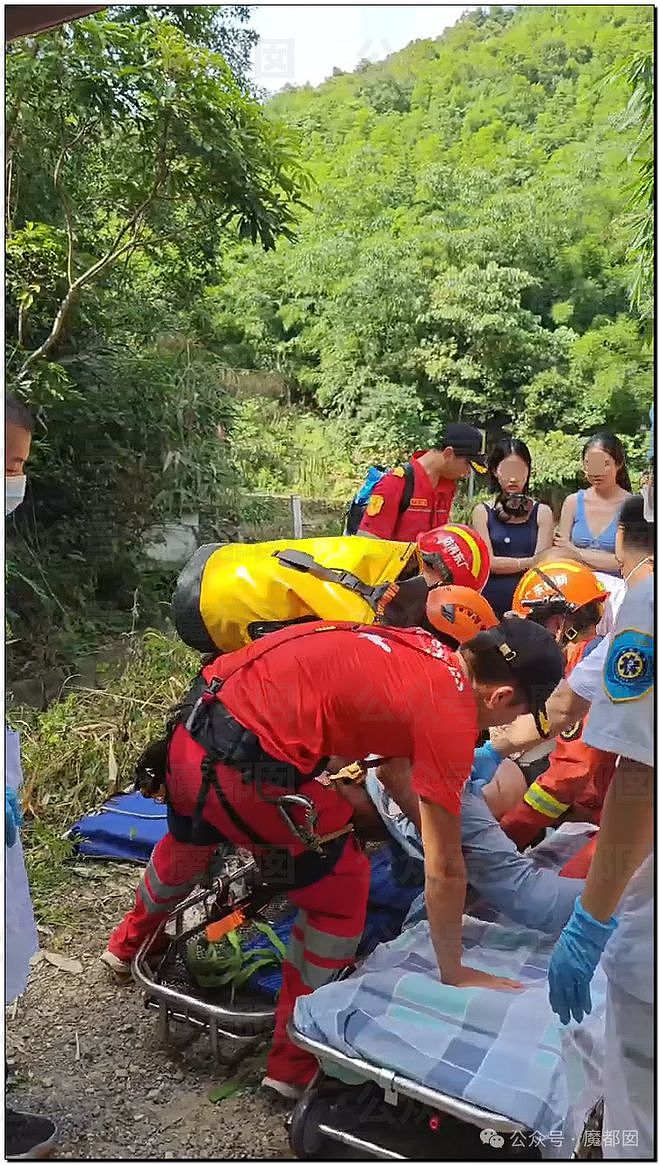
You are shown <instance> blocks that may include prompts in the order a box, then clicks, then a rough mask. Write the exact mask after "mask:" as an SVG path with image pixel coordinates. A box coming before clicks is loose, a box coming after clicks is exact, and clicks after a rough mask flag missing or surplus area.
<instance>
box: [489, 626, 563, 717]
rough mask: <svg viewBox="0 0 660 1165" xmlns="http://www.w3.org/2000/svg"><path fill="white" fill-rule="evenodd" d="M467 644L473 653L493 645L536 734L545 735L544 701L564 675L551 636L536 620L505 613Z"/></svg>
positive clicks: (558, 648)
mask: <svg viewBox="0 0 660 1165" xmlns="http://www.w3.org/2000/svg"><path fill="white" fill-rule="evenodd" d="M468 646H469V647H470V650H472V651H476V652H477V654H478V653H479V651H487V650H492V649H493V648H494V649H495V650H496V651H499V653H500V654H501V655H502V657H503V658H504V660H505V661H506V663H507V664H508V666H509V667H510V668H511V671H512V673H513V676H514V678H515V682H516V686H517V687H518V688H519V689H520V691H521V692H522V693H523V694H524V696H525V700H526V703H527V704H528V706H529V710H530V712H531V713H532V714H533V716H534V720H535V722H536V727H537V729H538V731H539V734H540V735H541V736H544V737H547V736H548V728H549V725H548V718H547V713H546V703H547V701H548V700H549V699H550V696H551V695H552V693H553V692H554V690H555V688H556V687H557V684H559V683H560V681H561V680H562V678H563V675H564V656H563V653H562V651H561V648H560V647H559V644H558V643H557V642H556V641H555V638H554V636H553V635H551V633H550V632H549V631H548V630H547V629H546V628H545V627H542V626H541V625H540V624H539V623H532V621H531V620H530V619H521V618H520V617H519V616H518V615H507V616H505V618H504V619H503V620H502V622H501V623H498V625H497V627H492V628H491V629H490V630H489V631H482V632H480V634H479V635H477V636H476V638H475V639H472V640H471V641H470V643H469V645H468Z"/></svg>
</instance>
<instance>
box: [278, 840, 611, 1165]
mask: <svg viewBox="0 0 660 1165" xmlns="http://www.w3.org/2000/svg"><path fill="white" fill-rule="evenodd" d="M561 832H562V831H561V830H560V831H557V833H556V834H555V835H553V837H552V838H550V839H548V840H547V841H546V842H544V843H542V847H539V849H542V851H543V852H542V854H541V855H540V860H542V861H543V863H544V864H546V865H549V864H550V861H551V855H552V851H553V846H554V847H555V849H556V852H557V853H561V859H560V861H561V862H563V861H564V860H565V855H566V844H565V838H562V837H560V834H561ZM477 913H478V912H477ZM463 925H464V930H463V938H464V961H465V962H467V963H468V964H469V965H471V966H474V967H476V968H478V969H481V970H484V971H490V972H492V973H495V974H498V975H503V976H506V977H510V978H515V979H518V980H521V981H522V982H523V984H524V990H522V991H520V992H501V991H490V990H486V989H483V988H467V989H465V988H463V989H460V990H459V989H457V988H453V987H447V986H445V985H443V984H442V983H441V982H440V980H439V978H438V974H437V963H436V959H435V954H434V951H433V947H432V944H431V939H430V932H429V928H428V923H426V922H425V921H424V922H419V923H416V924H415V925H413V926H410V927H407V928H406V929H404V931H403V933H402V934H401V935H400V936H399V937H397V938H395V939H394V940H393V941H390V942H388V943H385V944H382V945H380V946H379V947H378V948H377V949H376V950H375V951H374V952H373V953H372V954H370V955H369V956H368V958H366V960H365V961H364V962H363V963H362V965H361V966H360V967H359V969H358V970H356V971H354V972H353V973H352V974H350V975H348V976H345V977H344V978H342V979H341V980H337V981H335V982H333V983H329V984H326V985H325V986H324V987H320V988H318V989H317V990H316V991H315V992H314V993H313V994H312V995H308V996H305V997H302V998H300V999H299V1000H298V1001H297V1004H296V1007H295V1010H294V1014H293V1017H292V1020H291V1023H290V1026H289V1035H290V1037H291V1039H292V1040H293V1042H294V1043H296V1044H297V1045H298V1046H299V1047H301V1048H304V1049H305V1050H307V1051H309V1052H311V1053H312V1054H313V1055H314V1056H316V1058H317V1059H318V1061H319V1064H320V1071H319V1074H318V1076H317V1078H316V1080H315V1081H314V1083H313V1084H312V1086H310V1089H308V1091H307V1092H306V1094H305V1096H304V1097H303V1099H302V1100H301V1101H300V1102H299V1103H298V1105H297V1106H296V1108H295V1109H294V1110H293V1113H292V1114H291V1117H290V1120H289V1138H290V1144H291V1149H292V1152H293V1154H294V1156H295V1157H296V1158H297V1159H299V1160H307V1159H312V1158H314V1157H323V1156H326V1155H327V1153H328V1150H329V1145H330V1142H339V1143H341V1144H343V1145H345V1146H350V1148H351V1149H352V1150H353V1151H354V1152H360V1153H361V1154H366V1155H367V1156H371V1157H374V1158H376V1159H379V1160H416V1159H427V1160H428V1159H435V1160H441V1159H443V1148H444V1152H446V1151H449V1158H446V1159H454V1160H455V1159H457V1157H460V1156H461V1155H460V1154H459V1153H458V1152H457V1151H456V1143H455V1142H456V1129H457V1128H458V1129H460V1130H461V1136H462V1138H463V1141H464V1142H466V1145H465V1150H464V1151H465V1154H466V1157H467V1159H474V1158H475V1157H476V1158H478V1159H479V1158H483V1157H484V1156H485V1157H490V1158H491V1159H493V1158H495V1159H497V1158H498V1157H499V1159H500V1160H501V1159H502V1158H504V1159H506V1157H507V1156H514V1157H515V1156H518V1157H520V1158H521V1159H525V1160H530V1159H539V1158H541V1157H544V1158H545V1157H555V1158H560V1159H566V1158H570V1157H572V1156H574V1155H575V1154H576V1151H577V1145H576V1142H577V1140H578V1137H577V1136H575V1135H574V1134H573V1132H571V1133H570V1134H568V1133H567V1131H566V1128H567V1126H566V1120H567V1116H568V1113H569V1110H571V1109H572V1108H574V1106H575V1102H576V1099H577V1098H579V1096H580V1095H581V1094H582V1093H583V1091H584V1092H585V1094H586V1093H587V1092H588V1087H587V1086H588V1083H589V1081H588V1077H589V1065H590V1064H591V1065H593V1063H595V1062H597V1061H598V1060H599V1057H600V1056H601V1055H602V1048H601V1047H600V1046H598V1047H596V1046H594V1030H596V1033H597V1040H596V1042H597V1041H598V1040H599V1039H600V1036H601V1034H602V1036H603V1038H604V1009H605V990H606V984H605V979H604V975H603V973H602V971H601V970H600V969H599V970H598V971H597V972H596V975H595V976H594V980H593V983H592V1003H593V1011H592V1023H591V1024H590V1034H589V1039H590V1041H591V1042H592V1046H590V1047H585V1045H584V1040H582V1046H580V1042H581V1041H580V1036H581V1035H582V1033H580V1032H579V1030H576V1032H572V1030H571V1029H570V1028H569V1029H562V1028H561V1025H560V1023H559V1020H558V1019H557V1017H556V1016H554V1015H553V1013H552V1011H551V1009H550V1005H549V1001H548V990H547V967H548V962H549V958H550V954H551V952H552V948H553V945H554V939H553V938H552V937H549V936H547V935H543V934H541V933H540V932H537V931H531V930H528V929H524V928H522V927H518V926H514V925H512V924H510V923H508V922H507V921H506V920H504V919H499V920H498V919H494V918H493V917H492V915H491V917H490V918H482V917H475V916H465V917H464V920H463ZM365 1097H366V1099H365ZM367 1101H368V1103H367ZM365 1105H366V1109H365ZM388 1110H389V1114H390V1119H389V1120H388V1119H387V1112H388ZM587 1112H588V1109H585V1110H584V1113H583V1117H582V1121H581V1123H579V1124H578V1125H577V1126H576V1127H577V1128H578V1134H579V1129H580V1128H581V1124H583V1123H584V1117H586V1115H587ZM392 1113H394V1114H396V1116H395V1118H394V1119H392V1115H391V1114H392ZM383 1114H385V1118H384V1115H383ZM573 1115H574V1114H573ZM456 1122H460V1124H459V1125H457V1124H456ZM466 1126H471V1127H472V1129H473V1133H472V1141H471V1142H470V1137H469V1130H468V1132H466ZM573 1127H575V1126H574V1124H571V1128H572V1129H573ZM443 1131H444V1134H445V1138H444V1141H443ZM493 1149H497V1150H498V1151H497V1152H493ZM503 1150H504V1152H503Z"/></svg>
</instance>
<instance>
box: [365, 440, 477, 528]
mask: <svg viewBox="0 0 660 1165" xmlns="http://www.w3.org/2000/svg"><path fill="white" fill-rule="evenodd" d="M424 452H425V451H424V450H422V451H421V452H420V453H415V454H414V455H413V457H412V458H411V461H410V464H411V465H412V469H413V492H412V496H411V498H410V504H409V505H408V507H407V509H405V510H404V511H403V513H402V514H401V513H399V507H400V505H401V501H402V498H403V491H404V488H405V474H404V471H403V469H402V467H401V466H398V467H397V468H396V469H392V470H390V472H389V473H385V474H384V475H383V476H382V477H381V479H380V481H379V482H378V483H377V485H376V486H375V487H374V489H373V492H372V494H371V497H370V498H369V502H368V504H367V508H366V511H365V514H364V517H363V518H362V521H361V522H360V526H359V533H360V534H370V535H371V536H372V537H373V538H386V539H391V540H393V541H395V542H414V541H415V539H416V538H417V535H418V534H426V533H428V531H429V530H435V528H436V526H444V525H445V524H446V523H447V522H448V521H449V515H450V513H451V507H452V502H453V500H454V494H455V493H456V482H455V481H449V480H448V479H447V478H445V477H441V478H440V481H439V482H438V484H437V485H435V486H434V485H433V483H432V481H431V479H430V477H429V475H428V473H427V472H426V470H425V469H424V467H423V466H422V465H421V464H420V461H419V459H420V457H423V455H424Z"/></svg>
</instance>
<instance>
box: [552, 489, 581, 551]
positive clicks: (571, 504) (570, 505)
mask: <svg viewBox="0 0 660 1165" xmlns="http://www.w3.org/2000/svg"><path fill="white" fill-rule="evenodd" d="M576 508H577V494H569V495H568V497H567V498H566V501H565V502H564V504H563V506H562V508H561V514H560V515H559V527H558V529H557V534H556V536H555V544H556V545H560V544H561V540H562V539H565V540H566V541H567V542H569V543H570V542H571V534H572V533H573V526H574V525H575V511H576ZM571 545H572V543H571Z"/></svg>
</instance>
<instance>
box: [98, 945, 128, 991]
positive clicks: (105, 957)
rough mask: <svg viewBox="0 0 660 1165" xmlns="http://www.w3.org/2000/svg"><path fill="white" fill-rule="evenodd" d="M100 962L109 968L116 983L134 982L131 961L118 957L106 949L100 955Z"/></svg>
mask: <svg viewBox="0 0 660 1165" xmlns="http://www.w3.org/2000/svg"><path fill="white" fill-rule="evenodd" d="M100 962H102V963H103V964H104V965H105V966H106V967H108V968H109V970H110V971H111V973H112V977H113V979H114V980H115V983H121V984H123V985H124V986H126V985H127V984H129V983H132V982H133V976H132V975H131V964H130V962H124V960H123V959H119V958H117V955H113V953H112V951H108V950H106V951H104V952H103V954H102V955H101V956H100Z"/></svg>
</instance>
